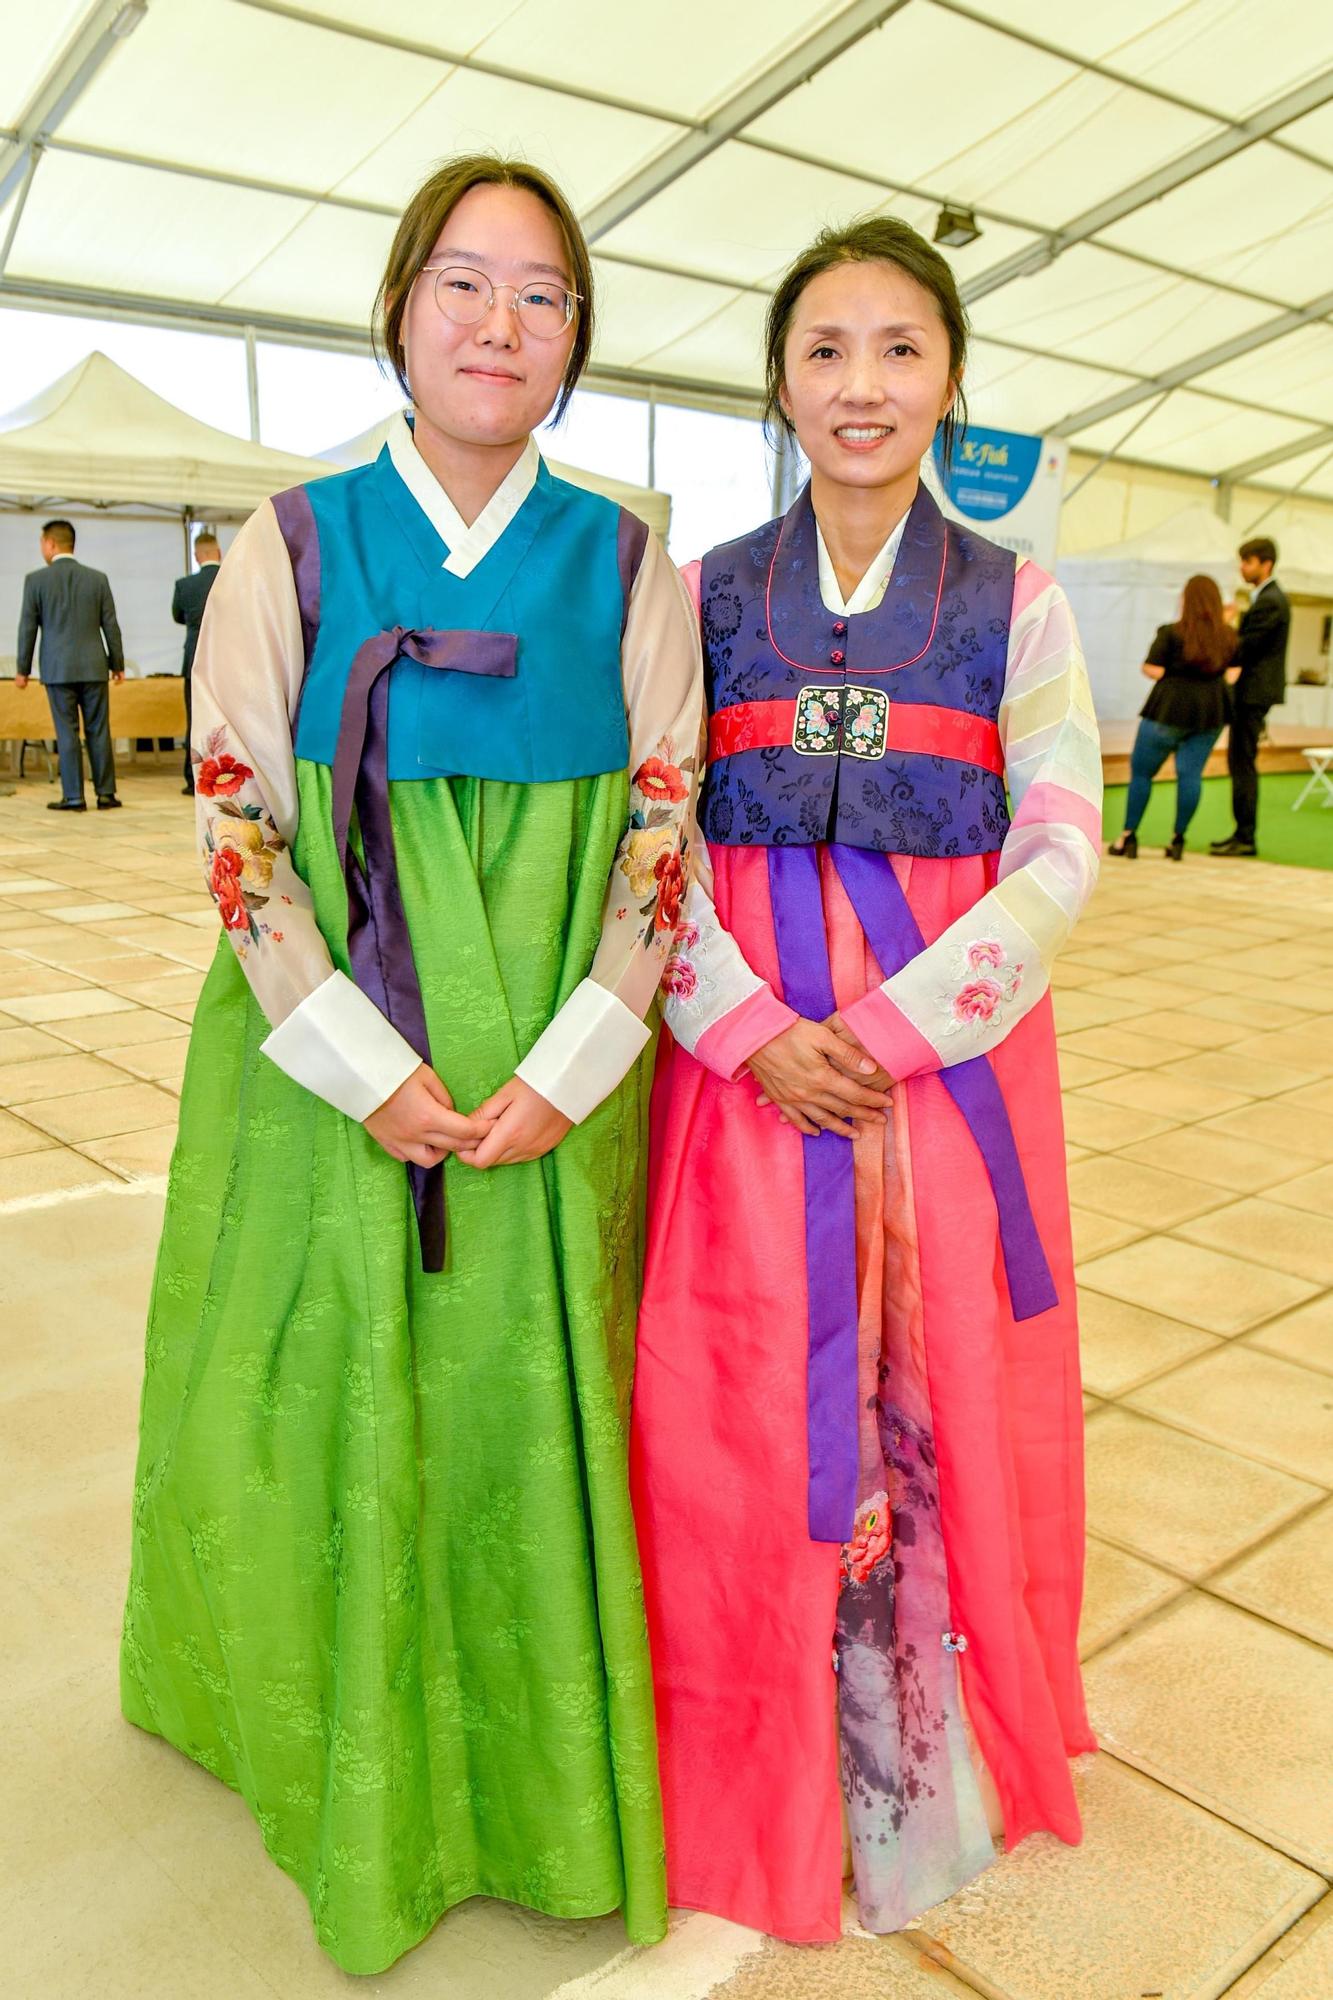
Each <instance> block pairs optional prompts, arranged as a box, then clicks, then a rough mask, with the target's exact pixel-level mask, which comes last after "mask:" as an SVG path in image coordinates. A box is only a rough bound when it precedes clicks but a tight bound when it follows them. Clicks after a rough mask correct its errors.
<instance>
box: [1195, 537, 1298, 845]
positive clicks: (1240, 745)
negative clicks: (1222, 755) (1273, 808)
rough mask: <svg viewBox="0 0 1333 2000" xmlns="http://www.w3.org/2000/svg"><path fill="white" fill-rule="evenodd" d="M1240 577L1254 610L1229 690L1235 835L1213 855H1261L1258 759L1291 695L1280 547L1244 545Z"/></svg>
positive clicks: (1244, 627)
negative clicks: (1280, 705) (1278, 571)
mask: <svg viewBox="0 0 1333 2000" xmlns="http://www.w3.org/2000/svg"><path fill="white" fill-rule="evenodd" d="M1238 554H1239V557H1240V573H1241V575H1242V577H1243V578H1244V579H1245V581H1246V583H1248V584H1249V586H1250V592H1251V595H1250V608H1249V610H1248V611H1243V612H1242V613H1241V617H1240V679H1239V680H1238V681H1237V682H1236V685H1235V687H1234V688H1233V689H1232V691H1231V724H1230V729H1229V732H1228V737H1227V743H1228V748H1227V768H1228V769H1229V770H1230V772H1231V811H1232V815H1233V817H1234V818H1235V821H1236V830H1235V832H1234V833H1231V834H1228V836H1227V838H1226V839H1225V840H1215V841H1214V842H1213V843H1212V851H1213V853H1214V854H1257V853H1258V852H1259V849H1258V847H1257V845H1256V844H1255V828H1256V822H1257V820H1258V816H1259V774H1258V772H1257V770H1256V769H1255V760H1256V759H1257V757H1258V755H1259V737H1260V735H1261V733H1262V731H1263V726H1264V717H1265V716H1266V715H1267V714H1268V711H1269V709H1270V708H1272V707H1273V706H1274V705H1275V703H1277V702H1280V701H1281V700H1282V698H1283V696H1284V695H1285V693H1286V691H1287V635H1288V633H1289V632H1290V630H1291V606H1290V605H1289V604H1288V603H1287V599H1286V595H1285V593H1284V592H1283V589H1282V585H1281V584H1280V583H1279V582H1278V580H1277V578H1276V577H1275V576H1274V575H1273V571H1274V569H1275V568H1276V566H1277V543H1276V542H1270V541H1269V539H1268V537H1267V536H1266V535H1260V536H1258V537H1257V538H1256V539H1255V540H1254V541H1251V542H1242V543H1241V545H1240V549H1239V551H1238Z"/></svg>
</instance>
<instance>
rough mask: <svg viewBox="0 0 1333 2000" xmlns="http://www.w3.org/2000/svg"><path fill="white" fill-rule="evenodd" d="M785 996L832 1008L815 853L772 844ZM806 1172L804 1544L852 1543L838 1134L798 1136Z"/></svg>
mask: <svg viewBox="0 0 1333 2000" xmlns="http://www.w3.org/2000/svg"><path fill="white" fill-rule="evenodd" d="M768 886H769V896H770V899H771V901H772V905H773V929H774V932H775V934H776V936H777V945H778V964H779V966H780V968H781V971H782V992H783V997H784V998H785V1000H786V1002H787V1005H788V1006H789V1007H794V1008H795V1010H796V1012H797V1013H798V1014H804V1015H805V1017H806V1019H807V1020H809V1021H826V1020H827V1019H828V1017H829V1015H830V1014H831V1013H833V1011H834V1009H835V1007H836V1006H837V1002H836V1000H835V999H834V996H833V974H832V972H831V971H830V968H829V956H828V938H827V936H826V934H825V929H824V902H823V897H822V896H821V894H820V887H819V850H818V848H815V847H808V846H806V847H770V848H769V850H768ZM801 1161H802V1165H803V1167H804V1169H805V1268H806V1288H807V1297H808V1304H807V1308H806V1310H807V1315H808V1323H809V1343H810V1345H809V1360H808V1362H807V1366H806V1377H805V1412H806V1415H805V1422H806V1438H807V1443H808V1450H809V1474H808V1482H807V1488H806V1507H807V1516H808V1523H809V1528H810V1539H811V1541H814V1542H845V1541H847V1540H849V1538H850V1536H851V1533H852V1529H853V1527H854V1525H855V1520H856V1476H857V1469H858V1445H857V1434H858V1426H859V1415H858V1411H857V1407H856V1397H857V1387H856V1334H857V1321H858V1302H857V1295H856V1181H855V1166H854V1162H853V1160H852V1149H851V1146H850V1144H849V1143H848V1141H847V1140H846V1139H842V1138H839V1136H838V1134H837V1133H836V1132H820V1133H818V1134H815V1135H811V1134H810V1133H808V1132H806V1133H803V1134H802V1135H801Z"/></svg>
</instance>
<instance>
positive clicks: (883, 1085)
mask: <svg viewBox="0 0 1333 2000" xmlns="http://www.w3.org/2000/svg"><path fill="white" fill-rule="evenodd" d="M824 1026H825V1027H826V1028H832V1030H833V1032H834V1034H835V1035H837V1036H838V1038H839V1040H840V1041H844V1042H846V1044H847V1060H846V1062H845V1063H840V1064H839V1065H838V1067H839V1068H840V1069H841V1071H842V1073H843V1075H844V1076H852V1077H855V1079H856V1081H857V1082H858V1083H863V1084H864V1085H865V1086H866V1089H867V1090H892V1089H893V1086H894V1083H895V1081H896V1078H894V1077H891V1076H890V1075H889V1072H888V1071H887V1070H886V1069H882V1068H881V1067H880V1066H879V1065H878V1064H876V1066H875V1073H874V1075H873V1076H868V1075H866V1073H865V1067H866V1064H867V1063H868V1062H873V1061H874V1058H873V1056H872V1055H871V1054H870V1051H869V1050H868V1049H866V1048H865V1047H863V1045H862V1044H861V1043H860V1042H858V1041H857V1039H856V1036H855V1035H854V1034H853V1033H852V1031H851V1029H850V1028H849V1027H848V1026H847V1023H846V1022H845V1021H844V1020H843V1018H842V1016H841V1014H830V1015H829V1017H828V1019H827V1021H825V1023H824Z"/></svg>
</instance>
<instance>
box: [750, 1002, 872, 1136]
mask: <svg viewBox="0 0 1333 2000" xmlns="http://www.w3.org/2000/svg"><path fill="white" fill-rule="evenodd" d="M747 1067H748V1068H749V1070H750V1073H751V1075H752V1076H753V1077H754V1078H755V1079H756V1081H757V1082H758V1084H759V1090H760V1096H759V1102H760V1104H771V1105H772V1106H773V1108H774V1109H775V1110H776V1111H777V1113H778V1115H779V1116H780V1117H781V1118H782V1119H783V1121H784V1123H786V1124H788V1125H794V1126H795V1127H796V1129H797V1131H798V1132H805V1133H809V1134H811V1135H812V1136H813V1135H814V1134H817V1133H819V1132H836V1133H838V1134H839V1136H840V1137H841V1138H843V1139H854V1138H855V1137H856V1133H857V1127H858V1126H860V1125H868V1124H879V1123H881V1122H882V1121H883V1119H884V1117H885V1115H886V1113H887V1111H888V1107H889V1103H890V1097H889V1093H890V1091H891V1090H892V1088H893V1078H892V1077H891V1076H890V1075H889V1074H888V1072H887V1071H886V1070H883V1069H881V1068H880V1066H879V1064H878V1063H877V1062H876V1061H875V1060H874V1058H873V1056H870V1055H867V1053H866V1051H865V1049H864V1048H862V1046H861V1044H860V1042H858V1041H857V1039H856V1036H855V1035H854V1034H853V1033H852V1031H851V1029H850V1028H849V1027H848V1026H847V1024H846V1022H845V1021H843V1020H842V1019H841V1017H840V1016H839V1015H837V1014H830V1015H829V1017H828V1019H827V1021H796V1022H794V1023H793V1025H792V1026H791V1027H790V1028H787V1029H786V1030H785V1031H784V1032H783V1033H782V1034H780V1035H775V1036H774V1038H773V1040H772V1041H771V1042H765V1044H764V1046H763V1048H762V1049H759V1050H757V1051H756V1053H755V1054H754V1055H752V1056H751V1057H750V1060H749V1063H748V1065H747Z"/></svg>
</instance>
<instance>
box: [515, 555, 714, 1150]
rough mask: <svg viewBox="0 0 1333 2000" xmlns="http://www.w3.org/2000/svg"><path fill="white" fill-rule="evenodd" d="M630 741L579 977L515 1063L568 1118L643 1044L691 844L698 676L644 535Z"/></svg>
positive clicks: (664, 563)
mask: <svg viewBox="0 0 1333 2000" xmlns="http://www.w3.org/2000/svg"><path fill="white" fill-rule="evenodd" d="M621 664H622V673H623V678H624V687H625V711H626V714H627V716H628V718H629V736H630V812H629V825H628V827H627V828H626V831H625V835H624V838H623V839H622V841H621V843H620V846H619V848H618V849H617V851H616V858H615V862H614V865H613V867H612V870H611V879H610V882H609V884H608V886H607V893H606V901H605V904H604V906H603V911H602V934H601V940H600V942H599V944H598V947H597V951H596V954H595V956H594V958H593V962H592V967H591V970H590V972H589V976H588V977H587V978H586V979H585V980H583V981H582V982H581V984H580V985H578V986H576V987H575V989H574V991H573V993H571V994H570V996H569V999H568V1000H567V1001H566V1002H565V1004H564V1006H563V1007H562V1008H561V1009H560V1012H559V1013H558V1014H557V1015H556V1017H555V1019H554V1020H553V1021H552V1022H551V1024H550V1026H549V1027H548V1028H546V1029H545V1031H544V1032H543V1033H542V1035H541V1036H540V1037H539V1039H538V1040H537V1042H536V1043H535V1044H534V1046H533V1047H532V1048H531V1049H530V1050H529V1051H528V1053H527V1055H526V1056H525V1057H524V1059H523V1061H522V1062H521V1063H520V1064H519V1066H518V1074H519V1076H520V1077H522V1078H523V1080H524V1082H525V1083H530V1084H531V1085H532V1087H533V1089H534V1090H537V1091H540V1093H541V1095H542V1096H543V1097H545V1098H546V1099H548V1101H549V1102H550V1103H552V1104H554V1105H555V1106H556V1108H557V1109H558V1110H560V1111H563V1112H564V1113H565V1116H566V1117H568V1118H572V1119H574V1120H575V1121H577V1120H579V1119H581V1118H586V1117H587V1115H588V1113H589V1112H590V1111H592V1110H593V1109H595V1107H596V1106H597V1105H598V1104H600V1103H601V1102H602V1099H603V1098H604V1097H607V1096H608V1095H609V1094H610V1092H611V1091H612V1090H614V1089H615V1087H616V1085H617V1084H618V1083H619V1082H620V1081H621V1079H622V1077H624V1076H625V1075H626V1074H627V1073H628V1071H629V1070H630V1068H631V1067H632V1065H633V1063H634V1062H635V1060H636V1058H637V1057H638V1055H639V1054H640V1052H641V1051H642V1049H643V1048H644V1047H645V1045H646V1044H647V1042H648V1039H649V1030H648V1028H647V1027H646V1026H645V1016H646V1015H647V1013H648V1010H649V1008H650V1007H651V1005H652V1002H653V997H654V995H655V993H656V992H657V988H658V983H659V981H660V980H661V978H662V976H663V971H664V968H665V966H666V964H667V959H668V955H669V953H670V951H671V947H672V944H673V940H674V938H675V934H676V928H677V926H678V924H679V923H680V921H681V914H682V904H683V900H684V896H685V884H686V876H687V872H688V868H689V855H690V848H691V844H692V842H693V839H694V795H695V787H696V783H697V778H698V770H699V744H700V742H701V739H702V734H703V722H704V699H703V669H702V666H701V663H700V654H699V632H698V626H697V624H696V622H695V618H694V613H693V611H692V609H691V607H690V602H689V598H688V596H687V595H686V593H685V590H684V588H683V587H682V584H681V581H680V578H679V576H678V575H677V574H676V571H675V568H674V567H673V565H672V563H671V561H670V559H669V558H668V556H667V554H666V551H665V550H664V549H663V548H662V545H661V543H660V542H658V541H657V539H656V537H655V536H651V535H650V536H649V538H648V543H647V547H646V549H645V551H644V556H643V561H642V562H641V564H640V566H639V573H638V575H637V577H636V578H635V580H634V586H633V589H632V591H631V593H630V604H629V616H628V620H627V622H626V626H625V638H624V643H623V646H622V650H621Z"/></svg>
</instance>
